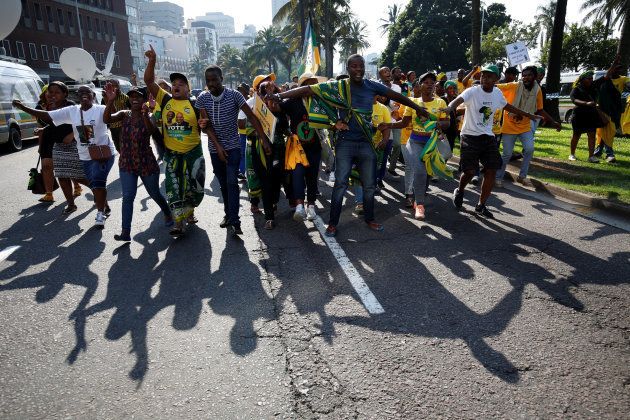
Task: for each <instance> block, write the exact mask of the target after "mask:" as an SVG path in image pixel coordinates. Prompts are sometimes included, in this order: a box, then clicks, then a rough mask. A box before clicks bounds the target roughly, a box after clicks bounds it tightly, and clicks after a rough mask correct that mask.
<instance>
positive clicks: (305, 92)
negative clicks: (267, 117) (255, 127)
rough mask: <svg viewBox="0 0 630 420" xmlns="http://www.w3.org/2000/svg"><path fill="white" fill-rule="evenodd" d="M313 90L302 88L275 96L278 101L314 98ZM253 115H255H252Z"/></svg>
mask: <svg viewBox="0 0 630 420" xmlns="http://www.w3.org/2000/svg"><path fill="white" fill-rule="evenodd" d="M312 95H313V90H312V89H311V87H310V86H302V87H299V88H296V89H291V90H289V91H286V92H282V93H278V94H276V95H273V96H274V97H275V98H276V99H278V100H282V99H292V98H305V97H307V96H312ZM252 115H253V114H252Z"/></svg>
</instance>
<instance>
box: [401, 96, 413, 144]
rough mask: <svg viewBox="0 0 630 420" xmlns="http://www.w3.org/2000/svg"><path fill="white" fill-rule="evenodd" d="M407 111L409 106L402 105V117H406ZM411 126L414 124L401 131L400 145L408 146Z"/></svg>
mask: <svg viewBox="0 0 630 420" xmlns="http://www.w3.org/2000/svg"><path fill="white" fill-rule="evenodd" d="M406 111H407V106H406V105H401V107H400V113H401V114H402V115H405V112H406ZM411 126H412V124H409V125H408V126H407V127H405V128H403V129H402V130H400V144H407V142H408V141H409V136H410V135H411Z"/></svg>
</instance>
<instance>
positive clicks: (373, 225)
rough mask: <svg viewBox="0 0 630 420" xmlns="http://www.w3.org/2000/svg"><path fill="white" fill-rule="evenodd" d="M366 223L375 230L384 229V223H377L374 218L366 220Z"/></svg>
mask: <svg viewBox="0 0 630 420" xmlns="http://www.w3.org/2000/svg"><path fill="white" fill-rule="evenodd" d="M366 223H367V225H368V227H369V228H370V229H372V230H373V231H375V232H382V231H383V229H384V228H383V225H382V224H380V223H376V222H375V221H374V220H372V221H371V222H366Z"/></svg>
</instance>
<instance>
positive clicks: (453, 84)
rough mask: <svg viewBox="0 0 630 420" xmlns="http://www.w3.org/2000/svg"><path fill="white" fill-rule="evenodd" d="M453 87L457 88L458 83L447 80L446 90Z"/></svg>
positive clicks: (445, 83)
mask: <svg viewBox="0 0 630 420" xmlns="http://www.w3.org/2000/svg"><path fill="white" fill-rule="evenodd" d="M451 86H455V87H457V83H455V82H454V81H452V80H447V81H446V82H444V89H448V88H449V87H451Z"/></svg>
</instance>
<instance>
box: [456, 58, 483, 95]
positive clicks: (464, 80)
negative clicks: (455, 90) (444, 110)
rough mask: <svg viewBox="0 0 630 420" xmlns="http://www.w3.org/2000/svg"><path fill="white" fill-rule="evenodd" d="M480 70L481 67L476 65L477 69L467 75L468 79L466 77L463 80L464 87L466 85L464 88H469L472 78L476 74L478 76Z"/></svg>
mask: <svg viewBox="0 0 630 420" xmlns="http://www.w3.org/2000/svg"><path fill="white" fill-rule="evenodd" d="M479 68H480V67H479V65H476V66H475V67H473V69H472V70H471V71H470V73H468V74H467V75H466V77H464V78H463V79H462V85H464V86H468V82H470V79H471V78H472V77H473V76H474V75H475V74H477V72H478V71H479ZM460 93H461V92H460Z"/></svg>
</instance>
